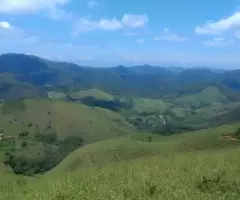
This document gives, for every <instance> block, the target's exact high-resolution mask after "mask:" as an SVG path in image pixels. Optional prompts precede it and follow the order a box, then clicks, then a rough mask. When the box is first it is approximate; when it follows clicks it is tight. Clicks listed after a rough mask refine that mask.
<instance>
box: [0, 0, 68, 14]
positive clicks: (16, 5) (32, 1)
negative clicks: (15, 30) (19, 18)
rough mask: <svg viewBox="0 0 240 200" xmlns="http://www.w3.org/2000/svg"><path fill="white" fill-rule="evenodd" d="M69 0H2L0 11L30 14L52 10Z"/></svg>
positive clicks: (0, 1) (0, 0)
mask: <svg viewBox="0 0 240 200" xmlns="http://www.w3.org/2000/svg"><path fill="white" fill-rule="evenodd" d="M68 2H69V0H0V13H14V14H16V13H17V14H28V13H36V12H39V11H46V10H47V11H51V10H55V9H56V7H58V6H62V5H65V4H66V3H68Z"/></svg>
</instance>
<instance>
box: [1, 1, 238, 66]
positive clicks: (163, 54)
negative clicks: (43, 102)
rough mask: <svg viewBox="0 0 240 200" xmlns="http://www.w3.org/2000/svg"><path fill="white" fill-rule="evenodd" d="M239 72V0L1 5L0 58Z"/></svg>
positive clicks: (57, 2)
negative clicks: (25, 56) (11, 55)
mask: <svg viewBox="0 0 240 200" xmlns="http://www.w3.org/2000/svg"><path fill="white" fill-rule="evenodd" d="M1 53H25V54H34V55H37V56H41V57H44V58H47V59H52V60H60V61H71V62H75V63H78V64H81V65H91V66H99V67H101V66H106V67H108V66H115V65H119V64H122V65H136V64H152V65H159V66H185V67H188V66H191V67H194V66H206V67H213V68H227V69H232V68H240V0H196V1H192V0H166V1H165V0H0V54H1Z"/></svg>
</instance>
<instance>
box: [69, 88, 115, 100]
mask: <svg viewBox="0 0 240 200" xmlns="http://www.w3.org/2000/svg"><path fill="white" fill-rule="evenodd" d="M68 95H69V97H70V98H72V99H78V100H81V99H84V98H89V97H90V98H94V99H98V100H106V101H111V100H113V99H114V97H113V96H112V95H110V94H108V93H106V92H103V91H101V90H97V89H89V90H82V91H78V92H70V93H69V94H68Z"/></svg>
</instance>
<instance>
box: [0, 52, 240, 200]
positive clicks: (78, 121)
mask: <svg viewBox="0 0 240 200" xmlns="http://www.w3.org/2000/svg"><path fill="white" fill-rule="evenodd" d="M236 74H239V75H240V71H239V70H235V71H224V72H221V73H219V72H215V71H213V70H210V69H206V68H203V69H201V68H196V69H194V68H191V69H184V68H183V69H182V68H181V70H177V71H176V70H175V68H171V67H169V68H167V67H166V68H165V67H157V66H150V65H142V66H132V67H125V66H117V67H109V68H90V67H83V66H78V65H76V64H72V63H65V62H55V61H50V60H46V59H43V58H40V57H36V56H30V55H24V54H4V55H0V99H1V101H0V179H1V181H0V193H1V196H0V199H3V200H7V199H18V200H28V199H29V200H30V199H39V200H40V199H41V200H45V199H46V200H47V199H52V200H54V199H61V200H65V199H73V200H75V199H76V200H77V199H86V200H88V199H89V200H92V199H99V200H105V199H120V200H124V199H144V200H145V199H153V200H155V199H156V200H157V199H176V200H177V199H178V200H179V199H180V200H181V199H184V200H185V199H193V200H194V199H196V200H197V199H198V200H199V199H204V200H205V199H206V200H207V199H209V200H210V199H224V200H225V199H231V200H232V199H238V197H239V194H240V192H239V189H238V188H239V186H240V182H239V177H240V171H239V161H238V160H239V159H238V157H239V150H240V146H239V145H240V140H239V139H240V114H239V113H240V112H239V110H240V82H239V77H240V76H237V75H236ZM12 191H14V192H12Z"/></svg>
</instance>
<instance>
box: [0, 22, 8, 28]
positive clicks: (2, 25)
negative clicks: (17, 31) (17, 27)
mask: <svg viewBox="0 0 240 200" xmlns="http://www.w3.org/2000/svg"><path fill="white" fill-rule="evenodd" d="M0 28H2V29H9V28H11V25H10V24H9V22H5V21H0Z"/></svg>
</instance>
